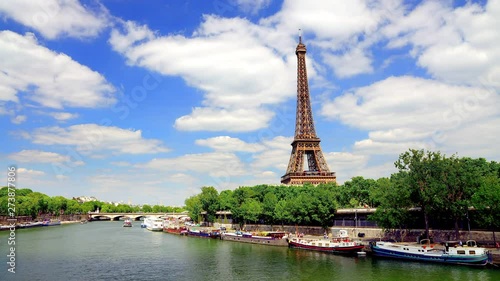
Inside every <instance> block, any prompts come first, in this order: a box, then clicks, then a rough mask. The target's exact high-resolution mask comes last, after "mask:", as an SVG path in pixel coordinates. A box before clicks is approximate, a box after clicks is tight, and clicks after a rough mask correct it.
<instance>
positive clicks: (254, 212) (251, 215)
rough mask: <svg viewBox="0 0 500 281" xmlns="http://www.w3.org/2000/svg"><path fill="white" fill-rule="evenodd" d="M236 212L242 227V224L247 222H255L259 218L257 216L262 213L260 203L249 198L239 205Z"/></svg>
mask: <svg viewBox="0 0 500 281" xmlns="http://www.w3.org/2000/svg"><path fill="white" fill-rule="evenodd" d="M237 213H238V216H239V222H240V228H242V227H243V224H246V223H247V222H256V221H257V220H258V219H259V216H260V215H261V214H262V204H261V203H260V202H259V201H257V200H255V199H253V198H250V199H248V200H246V201H245V202H243V204H241V206H239V208H238V212H237Z"/></svg>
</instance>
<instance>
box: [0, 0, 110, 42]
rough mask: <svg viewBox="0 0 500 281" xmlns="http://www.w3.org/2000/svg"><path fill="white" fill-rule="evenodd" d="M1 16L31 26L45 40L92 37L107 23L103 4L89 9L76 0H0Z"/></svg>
mask: <svg viewBox="0 0 500 281" xmlns="http://www.w3.org/2000/svg"><path fill="white" fill-rule="evenodd" d="M0 15H3V16H4V17H6V18H10V19H13V20H15V21H17V22H19V23H21V24H23V25H25V26H29V27H31V28H33V29H35V30H36V31H38V32H40V33H41V34H42V35H43V36H44V37H46V38H48V39H55V38H57V37H60V36H68V37H77V38H85V37H94V36H97V35H98V34H99V32H100V31H101V30H102V29H103V28H104V27H106V26H107V12H106V11H105V10H104V9H103V8H102V6H98V7H96V8H95V9H93V10H92V9H89V7H85V6H82V4H81V3H80V2H79V1H78V0H16V1H1V2H0Z"/></svg>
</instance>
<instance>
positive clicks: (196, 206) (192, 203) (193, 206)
mask: <svg viewBox="0 0 500 281" xmlns="http://www.w3.org/2000/svg"><path fill="white" fill-rule="evenodd" d="M184 204H185V205H186V210H188V212H189V217H190V218H191V219H192V220H193V221H194V222H199V221H200V220H199V217H200V213H201V210H202V205H201V202H200V196H199V194H198V195H193V196H191V197H189V198H188V199H186V200H185V201H184Z"/></svg>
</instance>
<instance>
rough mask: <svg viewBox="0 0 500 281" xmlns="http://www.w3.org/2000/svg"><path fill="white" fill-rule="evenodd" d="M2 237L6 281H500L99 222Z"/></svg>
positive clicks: (462, 270)
mask: <svg viewBox="0 0 500 281" xmlns="http://www.w3.org/2000/svg"><path fill="white" fill-rule="evenodd" d="M8 236H9V232H6V231H3V232H0V254H1V257H0V262H1V264H2V265H1V267H0V270H1V271H0V280H26V281H28V280H29V281H31V280H51V281H52V280H56V281H57V280H85V281H88V280H247V281H248V280H384V281H386V280H422V281H423V280H440V281H441V280H481V281H486V280H492V281H493V280H500V270H497V269H478V268H468V267H460V266H443V265H434V264H424V263H413V262H400V261H394V260H380V259H374V258H371V257H363V258H354V257H344V256H337V255H332V254H327V253H316V252H312V251H304V250H296V249H289V248H286V247H272V246H263V245H251V244H243V243H235V242H228V241H221V240H209V239H201V238H192V237H182V236H176V235H170V234H165V233H161V232H150V231H147V230H146V229H141V228H140V223H139V222H134V226H133V227H132V228H124V227H122V223H121V222H109V221H104V222H91V223H87V224H70V225H62V226H53V227H42V228H33V229H20V230H17V231H16V236H15V238H16V252H15V254H16V268H15V271H16V273H15V274H12V273H10V272H8V271H7V269H8V268H9V265H8V264H7V261H8V260H7V255H8V254H9V247H10V246H8V245H7V241H8V240H7V239H8Z"/></svg>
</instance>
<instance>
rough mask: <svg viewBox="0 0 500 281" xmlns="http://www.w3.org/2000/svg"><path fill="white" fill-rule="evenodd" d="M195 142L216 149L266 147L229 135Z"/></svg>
mask: <svg viewBox="0 0 500 281" xmlns="http://www.w3.org/2000/svg"><path fill="white" fill-rule="evenodd" d="M195 143H196V144H197V145H201V146H208V147H210V148H212V149H214V150H216V151H235V152H236V151H240V152H258V151H262V150H263V149H264V146H263V145H261V144H257V143H247V142H244V141H242V140H240V139H238V138H232V137H229V136H219V137H213V138H209V139H199V140H196V141H195Z"/></svg>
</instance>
